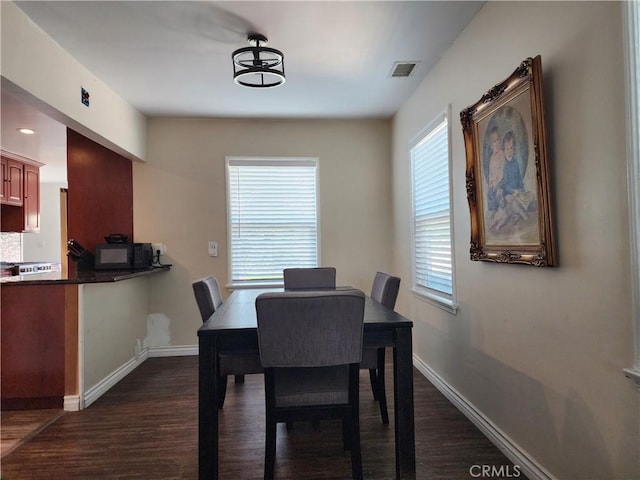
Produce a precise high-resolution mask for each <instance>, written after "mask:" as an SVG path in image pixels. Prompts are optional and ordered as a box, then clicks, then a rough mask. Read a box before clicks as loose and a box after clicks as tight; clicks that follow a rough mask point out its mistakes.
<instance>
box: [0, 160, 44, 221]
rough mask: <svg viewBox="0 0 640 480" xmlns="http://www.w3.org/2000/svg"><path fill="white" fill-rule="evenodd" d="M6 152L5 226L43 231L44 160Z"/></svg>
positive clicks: (2, 218) (3, 196)
mask: <svg viewBox="0 0 640 480" xmlns="http://www.w3.org/2000/svg"><path fill="white" fill-rule="evenodd" d="M15 157H17V156H15V155H12V154H10V153H8V152H4V151H3V152H2V156H1V160H2V196H1V197H0V204H2V207H1V208H2V212H1V213H2V217H1V229H0V230H2V231H3V232H31V233H36V232H39V231H40V165H41V164H40V163H39V162H36V161H33V160H29V159H26V158H25V159H21V160H19V159H17V158H15Z"/></svg>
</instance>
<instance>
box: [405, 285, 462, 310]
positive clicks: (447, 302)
mask: <svg viewBox="0 0 640 480" xmlns="http://www.w3.org/2000/svg"><path fill="white" fill-rule="evenodd" d="M411 291H412V292H413V294H414V295H415V296H416V297H418V298H419V299H420V300H422V301H423V302H426V303H430V304H431V305H434V306H436V307H438V308H440V309H442V310H444V311H445V312H448V313H451V314H453V315H456V314H457V313H458V304H457V303H456V302H455V301H453V300H452V299H450V298H446V297H442V296H440V295H436V294H433V293H430V292H427V291H424V290H418V289H416V288H412V289H411Z"/></svg>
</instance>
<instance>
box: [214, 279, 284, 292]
mask: <svg viewBox="0 0 640 480" xmlns="http://www.w3.org/2000/svg"><path fill="white" fill-rule="evenodd" d="M225 286H226V287H227V289H228V290H230V291H233V290H247V289H250V288H284V283H283V282H282V280H273V281H264V282H243V283H229V284H227V285H225Z"/></svg>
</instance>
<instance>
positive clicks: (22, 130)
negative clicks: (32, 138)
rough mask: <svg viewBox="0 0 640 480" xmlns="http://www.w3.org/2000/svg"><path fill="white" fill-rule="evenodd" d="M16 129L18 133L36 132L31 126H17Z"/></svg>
mask: <svg viewBox="0 0 640 480" xmlns="http://www.w3.org/2000/svg"><path fill="white" fill-rule="evenodd" d="M18 131H19V132H20V133H24V134H25V135H33V134H34V133H36V131H35V130H33V129H31V128H18Z"/></svg>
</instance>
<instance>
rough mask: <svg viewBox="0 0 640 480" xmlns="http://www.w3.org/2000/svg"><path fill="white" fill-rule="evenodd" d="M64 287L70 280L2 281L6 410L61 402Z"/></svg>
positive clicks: (1, 388) (0, 354)
mask: <svg viewBox="0 0 640 480" xmlns="http://www.w3.org/2000/svg"><path fill="white" fill-rule="evenodd" d="M65 287H67V286H65V285H24V286H22V285H11V286H10V287H7V286H3V287H2V289H3V292H2V296H1V298H0V304H1V305H0V308H1V309H2V323H1V324H0V347H1V349H0V361H1V364H0V392H1V394H2V395H1V408H2V410H22V409H40V408H62V407H63V403H64V395H65V318H66V317H65V315H66V313H65V308H66V307H65V301H66V300H65V299H66V298H67V296H66V290H65ZM73 288H75V285H74V286H73ZM5 289H6V291H5ZM45 299H46V300H45Z"/></svg>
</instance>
